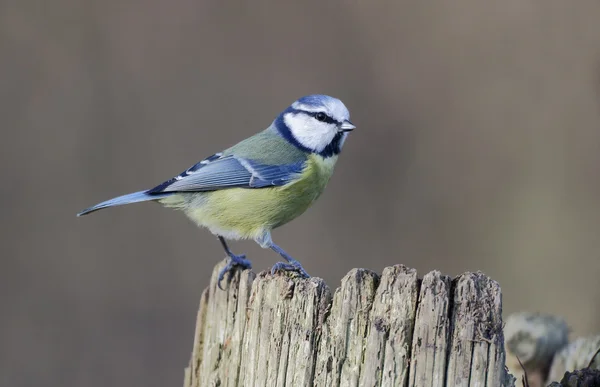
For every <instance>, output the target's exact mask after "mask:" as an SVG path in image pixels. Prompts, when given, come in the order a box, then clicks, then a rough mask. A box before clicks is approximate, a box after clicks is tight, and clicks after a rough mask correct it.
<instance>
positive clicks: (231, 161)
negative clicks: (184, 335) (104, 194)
mask: <svg viewBox="0 0 600 387" xmlns="http://www.w3.org/2000/svg"><path fill="white" fill-rule="evenodd" d="M355 128H356V126H355V125H354V124H353V123H352V122H351V121H350V113H349V111H348V109H347V108H346V106H345V105H344V103H343V102H342V101H341V100H339V99H337V98H334V97H330V96H327V95H322V94H312V95H307V96H304V97H301V98H299V99H298V100H296V101H295V102H294V103H292V104H291V105H290V106H289V107H288V108H286V109H285V110H284V111H283V112H281V113H280V114H279V115H278V116H277V117H276V118H275V119H274V120H273V122H272V123H271V125H270V126H269V127H267V128H266V129H264V130H263V131H261V132H259V133H257V134H255V135H253V136H251V137H249V138H247V139H245V140H242V141H241V142H239V143H237V144H236V145H233V146H232V147H230V148H228V149H226V150H224V151H222V152H218V153H215V154H213V155H212V156H209V157H207V158H205V159H204V160H202V161H200V162H198V163H196V164H194V165H192V166H191V167H189V168H188V169H186V170H185V171H183V172H182V173H180V174H179V175H177V176H175V177H173V178H171V179H169V180H167V181H165V182H163V183H161V184H159V185H157V186H155V187H154V188H151V189H148V190H144V191H138V192H134V193H130V194H127V195H122V196H118V197H115V198H113V199H110V200H106V201H104V202H101V203H98V204H96V205H94V206H91V207H89V208H86V209H84V210H82V211H81V212H79V213H78V214H77V216H83V215H87V214H90V213H92V212H95V211H98V210H101V209H104V208H108V207H114V206H121V205H124V204H131V203H139V202H148V201H150V202H158V203H160V204H162V205H163V206H165V207H168V208H173V209H176V210H180V211H182V212H183V213H184V214H185V215H187V217H188V218H190V219H191V220H192V221H193V222H194V223H196V224H197V225H198V226H200V227H204V228H207V229H208V230H209V231H210V232H211V233H212V234H214V235H215V236H216V237H217V238H218V240H219V241H220V243H221V245H222V247H223V249H224V250H225V253H226V254H227V256H228V260H227V264H226V265H225V267H224V268H223V269H222V270H221V271H220V272H219V275H218V281H217V284H218V286H219V288H220V289H223V287H222V286H221V282H222V281H223V279H224V277H225V275H226V274H227V273H229V274H230V276H229V278H231V271H233V270H244V269H251V267H252V264H251V262H250V260H248V259H247V258H246V255H245V254H240V255H237V254H234V253H233V252H232V251H231V249H230V248H229V245H228V244H227V240H243V239H251V240H254V241H255V242H256V243H258V244H259V245H260V246H261V247H262V248H265V249H271V250H273V251H275V252H276V253H278V254H279V255H280V256H281V257H282V258H283V259H284V261H281V262H277V263H276V264H275V265H273V267H272V269H271V273H272V274H273V275H274V274H275V273H277V272H279V271H292V272H297V273H299V274H300V275H301V276H302V277H305V278H308V277H310V276H309V275H308V273H307V272H306V271H305V270H304V268H303V267H302V265H301V264H300V262H299V261H297V260H296V259H294V258H293V257H292V256H290V255H289V254H288V253H286V252H285V251H284V250H283V249H282V248H281V247H279V246H278V245H276V244H275V243H274V242H273V238H272V236H271V231H272V230H273V229H275V228H277V227H280V226H283V225H284V224H286V223H288V222H290V221H291V220H293V219H295V218H297V217H298V216H299V215H301V214H303V213H304V212H305V211H306V210H307V209H308V208H309V207H310V206H311V205H312V204H313V203H314V202H315V200H317V199H318V198H319V196H320V195H321V194H322V193H323V191H324V189H325V187H326V185H327V184H328V182H329V180H330V178H331V176H332V173H333V170H334V167H335V164H336V162H337V160H338V156H339V154H340V152H341V150H342V147H343V146H344V142H345V141H346V138H347V137H348V134H349V132H350V131H352V130H353V129H355Z"/></svg>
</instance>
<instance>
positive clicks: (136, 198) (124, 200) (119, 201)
mask: <svg viewBox="0 0 600 387" xmlns="http://www.w3.org/2000/svg"><path fill="white" fill-rule="evenodd" d="M171 195H173V193H172V192H169V193H164V194H152V195H151V194H148V193H147V191H139V192H134V193H130V194H127V195H123V196H118V197H116V198H112V199H110V200H107V201H104V202H102V203H98V204H96V205H95V206H92V207H89V208H86V209H85V210H83V211H81V212H80V213H78V214H77V216H82V215H87V214H89V213H91V212H94V211H98V210H101V209H103V208H107V207H114V206H122V205H123V204H130V203H139V202H147V201H153V200H159V199H163V198H166V197H167V196H171Z"/></svg>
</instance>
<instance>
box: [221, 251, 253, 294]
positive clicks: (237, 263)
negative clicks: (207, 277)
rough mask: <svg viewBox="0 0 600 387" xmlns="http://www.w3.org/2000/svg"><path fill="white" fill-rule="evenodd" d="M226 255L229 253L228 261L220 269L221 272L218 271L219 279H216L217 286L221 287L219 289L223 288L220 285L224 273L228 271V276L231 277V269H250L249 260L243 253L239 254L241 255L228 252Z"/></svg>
mask: <svg viewBox="0 0 600 387" xmlns="http://www.w3.org/2000/svg"><path fill="white" fill-rule="evenodd" d="M228 255H229V261H228V262H227V265H225V267H224V268H223V269H221V272H220V273H219V280H218V281H217V285H218V286H219V289H221V290H225V289H223V287H222V286H221V281H223V279H224V278H225V274H226V273H230V274H229V278H230V279H231V277H232V273H231V272H232V271H233V270H238V269H239V270H244V269H252V263H250V260H248V259H246V255H245V254H241V255H235V254H228Z"/></svg>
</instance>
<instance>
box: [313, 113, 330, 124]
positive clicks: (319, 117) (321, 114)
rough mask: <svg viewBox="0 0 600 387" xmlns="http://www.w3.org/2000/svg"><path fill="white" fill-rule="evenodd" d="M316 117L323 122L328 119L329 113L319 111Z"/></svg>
mask: <svg viewBox="0 0 600 387" xmlns="http://www.w3.org/2000/svg"><path fill="white" fill-rule="evenodd" d="M315 118H316V119H317V121H321V122H323V121H325V120H327V114H325V113H317V114H316V115H315Z"/></svg>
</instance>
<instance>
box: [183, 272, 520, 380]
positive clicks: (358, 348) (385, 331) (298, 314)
mask: <svg viewBox="0 0 600 387" xmlns="http://www.w3.org/2000/svg"><path fill="white" fill-rule="evenodd" d="M225 262H226V261H222V262H221V263H220V264H219V265H217V266H216V267H215V269H214V271H213V275H212V278H211V283H210V286H209V287H208V288H207V289H205V290H204V292H203V293H202V297H201V300H200V308H199V312H198V319H197V325H196V334H195V337H194V345H193V351H192V356H191V360H190V364H189V367H188V368H186V370H185V381H184V387H200V386H261V387H262V386H324V387H329V386H418V387H426V386H490V387H492V386H493V387H497V386H514V378H513V377H512V376H511V375H510V374H509V373H508V372H507V370H506V368H505V356H506V355H505V352H504V338H503V333H502V297H501V292H500V286H499V285H498V283H496V282H495V281H493V280H491V279H489V278H488V277H486V276H485V275H483V274H482V273H465V274H463V275H461V276H459V277H457V278H456V279H454V280H451V279H450V278H449V277H448V276H445V275H442V274H441V273H439V272H437V271H433V272H431V273H428V274H426V275H425V276H424V277H423V279H422V280H421V279H419V278H418V277H417V273H416V271H415V270H413V269H409V268H407V267H405V266H402V265H396V266H392V267H387V268H385V269H384V270H383V274H382V275H381V276H379V275H377V274H376V273H374V272H372V271H369V270H365V269H353V270H351V271H350V273H348V274H347V275H346V276H345V277H344V278H343V279H342V283H341V286H340V287H339V288H338V289H337V290H336V291H335V294H333V296H332V295H331V292H330V291H329V288H328V287H327V285H326V284H325V283H324V282H323V280H321V279H319V278H310V279H303V278H297V277H293V275H292V276H288V275H287V274H283V275H275V276H272V275H271V274H269V273H266V272H263V273H260V274H259V275H258V276H255V275H254V273H252V272H251V271H248V270H246V271H243V272H237V273H235V274H234V275H233V277H232V278H230V282H229V287H228V289H227V290H225V291H222V290H219V289H218V287H217V273H218V272H219V270H220V269H221V268H222V267H223V266H224V265H225ZM224 285H225V284H224Z"/></svg>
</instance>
